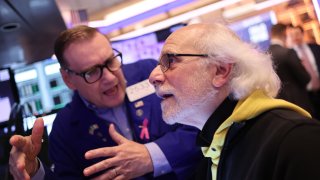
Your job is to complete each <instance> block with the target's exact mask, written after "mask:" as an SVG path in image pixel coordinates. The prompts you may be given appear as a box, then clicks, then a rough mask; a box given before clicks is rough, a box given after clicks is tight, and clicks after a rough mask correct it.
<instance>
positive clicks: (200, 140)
mask: <svg viewBox="0 0 320 180" xmlns="http://www.w3.org/2000/svg"><path fill="white" fill-rule="evenodd" d="M237 102H238V101H235V100H232V99H231V98H230V97H227V98H226V99H225V100H224V101H223V102H222V104H221V105H220V106H219V107H218V108H217V109H216V110H215V111H214V112H213V113H212V115H211V116H210V117H209V119H208V120H207V122H206V123H205V124H204V126H203V129H202V130H201V132H200V133H199V134H198V137H197V145H199V146H206V147H208V146H210V143H211V141H212V139H213V135H214V133H215V131H216V130H217V129H218V128H219V126H220V125H221V124H222V123H223V122H224V121H225V120H226V119H227V118H228V117H229V116H230V115H231V114H232V112H233V110H234V108H235V107H236V105H237Z"/></svg>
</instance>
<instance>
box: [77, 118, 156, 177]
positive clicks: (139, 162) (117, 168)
mask: <svg viewBox="0 0 320 180" xmlns="http://www.w3.org/2000/svg"><path fill="white" fill-rule="evenodd" d="M109 133H110V136H111V138H112V139H113V140H114V141H115V142H116V143H117V144H118V146H114V147H105V148H99V149H94V150H90V151H87V152H86V154H85V158H86V159H94V158H99V157H108V158H107V159H105V160H103V161H100V162H99V163H96V164H94V165H92V166H89V167H87V168H86V169H85V170H84V171H83V173H84V175H85V176H90V175H92V174H94V173H97V172H99V171H102V170H105V169H109V170H108V171H106V172H105V173H104V174H102V175H100V176H98V177H96V178H95V179H115V180H120V179H132V178H135V177H139V176H142V175H144V174H146V173H149V172H152V171H153V165H152V160H151V157H150V155H149V152H148V150H147V148H146V147H145V146H144V145H143V144H139V143H136V142H134V141H130V140H128V139H126V138H125V137H123V136H121V135H120V134H119V133H118V132H117V131H116V130H115V127H114V125H113V124H111V125H110V126H109Z"/></svg>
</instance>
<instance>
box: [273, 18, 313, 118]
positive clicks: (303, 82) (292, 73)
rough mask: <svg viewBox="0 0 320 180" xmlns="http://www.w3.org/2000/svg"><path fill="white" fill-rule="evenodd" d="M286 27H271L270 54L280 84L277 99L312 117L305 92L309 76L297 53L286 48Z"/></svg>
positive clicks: (279, 25)
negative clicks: (290, 103)
mask: <svg viewBox="0 0 320 180" xmlns="http://www.w3.org/2000/svg"><path fill="white" fill-rule="evenodd" d="M286 33H287V26H286V25H285V24H281V23H279V24H275V25H273V26H272V27H271V31H270V35H271V40H270V41H271V44H270V47H269V49H268V51H269V52H270V53H271V56H272V60H273V62H274V66H275V70H276V72H277V74H278V76H279V78H280V80H281V82H282V87H281V89H280V92H279V95H278V96H277V97H278V98H281V99H284V100H287V101H289V102H292V103H294V104H296V105H298V106H300V107H302V108H304V109H305V110H307V111H308V112H310V113H311V114H312V115H314V109H313V106H312V103H311V100H310V99H309V96H308V92H307V91H306V87H307V84H308V83H309V81H310V76H309V74H308V72H307V71H306V70H305V68H304V67H303V66H302V64H301V60H300V59H299V57H298V55H297V53H296V52H295V51H294V50H293V49H289V48H286V44H285V43H286V39H287V34H286Z"/></svg>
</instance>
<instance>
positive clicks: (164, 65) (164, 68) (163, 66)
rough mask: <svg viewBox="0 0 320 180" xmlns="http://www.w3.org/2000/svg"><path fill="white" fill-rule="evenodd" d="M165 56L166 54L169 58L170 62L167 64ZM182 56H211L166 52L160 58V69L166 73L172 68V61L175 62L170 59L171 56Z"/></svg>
mask: <svg viewBox="0 0 320 180" xmlns="http://www.w3.org/2000/svg"><path fill="white" fill-rule="evenodd" d="M163 56H166V57H167V59H168V64H167V65H166V64H165V63H164V62H163V61H162V59H163ZM181 56H191V57H209V55H208V54H177V53H166V54H163V55H162V56H161V58H160V60H159V63H158V65H160V69H161V71H162V72H163V73H164V72H166V71H167V70H168V69H169V68H170V65H171V63H172V62H173V61H172V60H170V58H172V57H181Z"/></svg>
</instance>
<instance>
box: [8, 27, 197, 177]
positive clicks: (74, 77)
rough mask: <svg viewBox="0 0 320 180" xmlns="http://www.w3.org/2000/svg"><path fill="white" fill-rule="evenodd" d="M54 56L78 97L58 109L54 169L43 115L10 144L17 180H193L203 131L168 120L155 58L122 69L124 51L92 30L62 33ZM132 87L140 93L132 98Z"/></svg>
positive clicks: (51, 139) (51, 140) (52, 144)
mask: <svg viewBox="0 0 320 180" xmlns="http://www.w3.org/2000/svg"><path fill="white" fill-rule="evenodd" d="M55 55H56V56H57V58H58V61H59V63H60V66H61V70H60V72H61V75H62V77H63V80H64V82H65V83H66V85H67V86H68V87H69V88H70V89H72V90H74V91H75V92H74V96H73V99H72V101H71V102H70V103H69V104H68V105H66V107H64V108H63V109H61V110H60V111H59V112H58V114H57V117H56V119H55V120H54V123H53V127H52V131H51V133H50V136H49V154H50V159H51V161H52V162H53V172H52V171H50V170H49V169H48V168H47V167H44V166H43V165H42V163H41V162H40V161H39V159H38V158H37V155H38V153H39V151H40V148H41V137H42V133H43V128H44V127H43V121H42V119H41V118H40V119H38V120H36V122H35V124H34V127H33V131H32V134H31V136H27V137H22V136H19V135H15V136H13V137H12V138H11V139H10V143H11V144H12V146H13V147H12V150H11V154H10V172H11V174H12V175H13V176H14V178H15V179H29V178H30V177H32V179H91V178H94V177H95V178H97V179H133V178H136V177H137V179H165V180H168V179H188V178H191V177H193V174H194V169H195V166H196V164H197V163H198V162H199V160H200V158H201V157H202V155H201V151H200V148H199V147H196V144H195V141H196V135H197V133H198V130H197V129H196V128H194V127H191V126H186V125H181V124H180V125H179V124H176V125H167V124H166V123H165V122H163V120H162V116H161V108H160V99H159V98H158V97H157V96H156V95H155V94H154V93H151V94H150V87H151V88H152V89H153V87H152V85H150V84H149V82H148V80H147V79H148V77H149V74H150V72H151V71H152V69H153V68H154V67H155V66H156V64H157V61H154V60H139V61H138V62H136V63H133V64H127V65H123V66H122V54H121V52H119V51H117V50H115V49H112V47H111V43H110V41H109V40H108V39H107V38H106V37H105V36H104V35H103V34H101V33H99V32H98V31H97V30H96V29H94V28H91V27H87V26H78V27H75V28H73V29H69V30H66V31H64V32H62V33H61V34H60V36H59V37H58V38H57V40H56V42H55ZM145 80H146V81H145ZM132 85H133V86H134V88H133V89H134V90H133V91H131V93H127V94H126V91H125V89H126V87H127V86H131V87H132ZM153 90H154V89H153ZM129 95H131V96H132V97H135V100H134V101H132V102H131V101H130V100H129V99H128V96H129ZM108 129H109V130H108Z"/></svg>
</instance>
